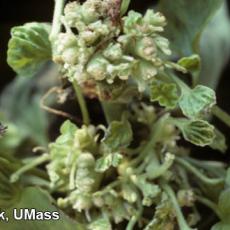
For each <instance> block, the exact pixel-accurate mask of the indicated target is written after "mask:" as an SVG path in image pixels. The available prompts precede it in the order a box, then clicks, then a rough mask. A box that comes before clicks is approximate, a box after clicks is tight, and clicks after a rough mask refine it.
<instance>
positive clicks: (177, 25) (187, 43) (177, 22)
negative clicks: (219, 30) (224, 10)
mask: <svg viewBox="0 0 230 230" xmlns="http://www.w3.org/2000/svg"><path fill="white" fill-rule="evenodd" d="M222 2H223V0H203V1H200V0H193V1H187V0H174V1H171V0H160V3H159V11H160V12H162V13H163V14H164V15H165V17H166V18H167V22H168V25H167V28H166V32H165V34H166V36H167V38H168V39H169V40H170V41H171V47H172V48H173V50H174V51H176V52H177V53H178V54H179V55H181V56H189V55H191V54H192V53H194V52H193V51H194V47H195V49H196V48H197V47H196V46H197V45H199V36H200V34H201V32H202V30H203V29H204V27H205V25H206V24H207V23H208V22H209V20H210V19H211V17H212V16H213V15H214V13H215V12H216V11H217V10H218V9H219V7H220V6H221V3H222Z"/></svg>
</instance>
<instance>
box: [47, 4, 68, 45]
mask: <svg viewBox="0 0 230 230" xmlns="http://www.w3.org/2000/svg"><path fill="white" fill-rule="evenodd" d="M54 1H55V6H54V15H53V23H52V29H51V33H50V40H51V41H52V42H53V41H54V40H55V38H56V37H57V35H58V33H59V32H60V30H61V21H60V18H61V15H62V11H63V8H64V4H65V0H54Z"/></svg>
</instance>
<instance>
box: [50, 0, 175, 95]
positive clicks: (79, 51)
mask: <svg viewBox="0 0 230 230" xmlns="http://www.w3.org/2000/svg"><path fill="white" fill-rule="evenodd" d="M110 4H111V3H110V1H105V0H104V1H95V0H90V1H89V0H88V1H86V2H85V3H83V4H80V3H78V2H72V3H69V4H67V5H66V7H65V11H64V16H63V17H62V22H63V25H64V27H65V29H66V32H64V33H60V34H59V35H58V39H57V40H56V42H55V44H56V46H55V47H56V51H55V52H54V57H53V59H54V61H55V62H57V63H60V64H61V65H62V67H63V68H62V71H63V73H64V74H65V76H66V77H68V78H69V79H70V80H71V81H72V80H74V79H75V80H77V81H78V82H79V83H83V82H85V81H87V80H89V79H94V80H96V81H103V80H106V81H107V83H109V84H112V83H114V81H115V80H116V79H117V78H119V79H120V80H122V81H127V80H128V79H129V78H133V79H134V80H135V81H136V82H137V85H138V88H139V91H143V90H144V88H145V87H144V85H145V82H146V81H150V80H151V79H152V78H153V77H154V76H156V75H157V74H158V72H159V71H163V70H164V69H165V67H166V66H168V67H169V68H174V66H175V68H179V65H176V64H174V65H170V62H168V61H167V58H166V56H168V55H171V50H170V48H169V41H168V40H167V39H166V38H164V37H162V36H161V35H159V33H161V32H163V31H164V27H165V26H166V19H165V17H164V16H163V15H162V14H161V13H159V12H157V13H155V12H154V11H153V10H148V11H147V12H146V13H145V15H144V16H142V15H141V14H140V13H137V12H134V11H130V12H129V13H128V15H127V16H125V17H123V18H121V23H120V26H117V25H116V23H115V22H114V21H113V19H112V18H111V16H110V14H109V13H108V12H109V9H110V8H111V5H110ZM117 20H119V19H117ZM73 29H76V30H77V33H76V34H75V32H73Z"/></svg>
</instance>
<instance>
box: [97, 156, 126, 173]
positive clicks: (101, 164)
mask: <svg viewBox="0 0 230 230" xmlns="http://www.w3.org/2000/svg"><path fill="white" fill-rule="evenodd" d="M122 158H123V157H122V155H121V154H119V153H110V154H108V155H107V156H104V157H101V158H99V159H98V160H97V161H96V166H95V170H96V171H97V172H105V171H106V170H107V169H109V168H110V167H111V166H113V167H117V166H118V165H119V164H120V163H121V160H122Z"/></svg>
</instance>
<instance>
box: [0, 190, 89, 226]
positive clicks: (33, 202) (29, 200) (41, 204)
mask: <svg viewBox="0 0 230 230" xmlns="http://www.w3.org/2000/svg"><path fill="white" fill-rule="evenodd" d="M14 208H16V209H17V210H19V209H20V208H22V209H23V208H29V209H32V208H34V209H36V211H42V212H45V211H49V212H54V211H55V212H59V213H60V219H59V220H49V221H39V220H34V221H28V220H21V221H17V220H15V219H14V218H13V217H12V213H13V209H14ZM5 211H6V214H7V216H8V217H9V222H3V221H1V222H0V228H1V229H5V230H12V229H25V230H33V229H36V230H43V229H47V230H51V229H69V230H72V229H73V230H75V229H77V230H84V229H85V228H83V227H82V226H81V224H80V223H77V222H75V221H73V220H71V219H70V218H69V217H67V216H66V215H65V214H64V213H63V212H62V211H61V210H58V209H57V208H56V207H55V206H54V205H53V204H52V200H51V198H50V197H49V195H48V193H46V192H44V191H42V190H40V189H38V188H34V187H28V188H25V189H24V190H23V191H22V193H21V197H20V199H19V200H18V201H17V202H16V203H14V205H13V206H12V207H11V208H9V209H7V210H5Z"/></svg>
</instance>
